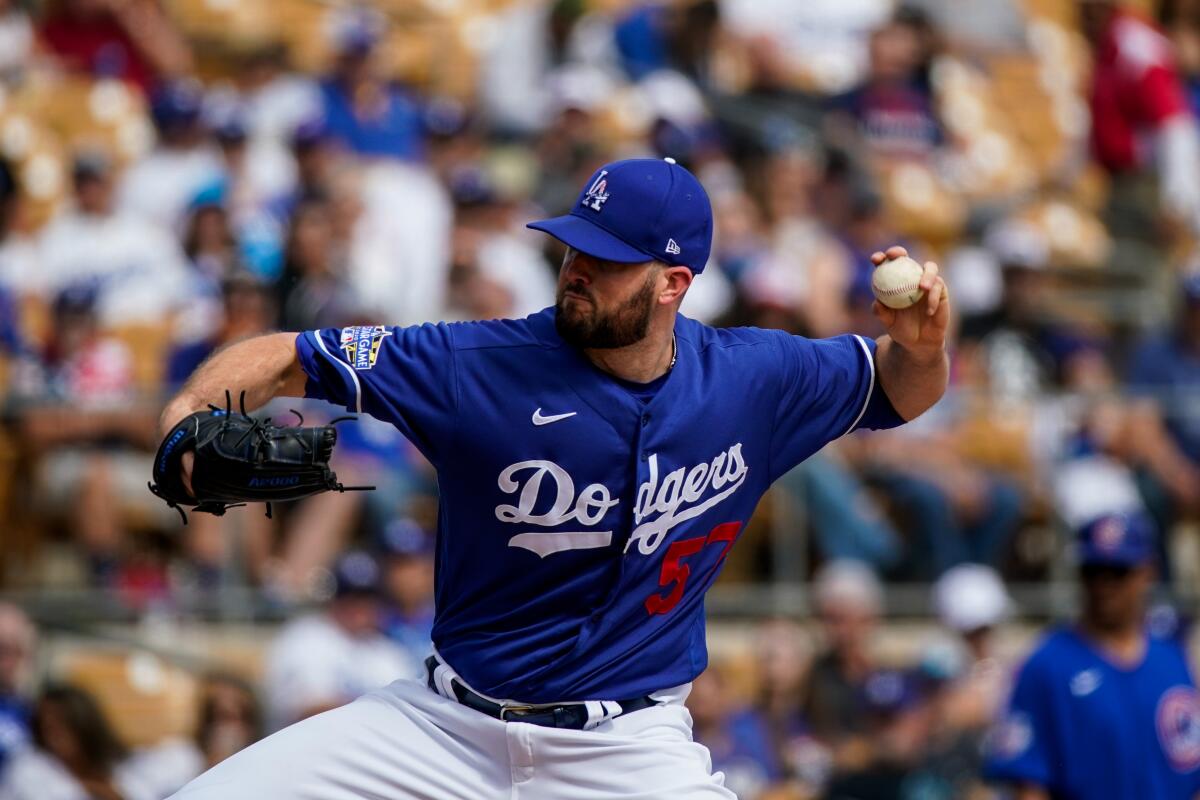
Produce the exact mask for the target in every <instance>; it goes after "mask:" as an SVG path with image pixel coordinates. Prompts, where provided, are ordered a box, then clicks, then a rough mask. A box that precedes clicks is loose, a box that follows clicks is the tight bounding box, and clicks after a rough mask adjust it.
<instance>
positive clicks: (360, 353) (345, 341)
mask: <svg viewBox="0 0 1200 800" xmlns="http://www.w3.org/2000/svg"><path fill="white" fill-rule="evenodd" d="M391 335H392V332H391V331H390V330H388V328H387V327H386V326H384V325H353V326H351V327H348V328H342V332H341V336H340V337H339V342H338V347H339V348H340V349H341V351H342V353H343V354H344V357H345V359H346V363H347V364H349V365H350V366H351V367H353V368H354V369H356V370H360V371H361V370H368V369H371V368H372V367H374V366H375V362H376V361H377V360H378V359H379V349H380V348H381V347H382V346H383V340H384V339H385V338H386V337H388V336H391Z"/></svg>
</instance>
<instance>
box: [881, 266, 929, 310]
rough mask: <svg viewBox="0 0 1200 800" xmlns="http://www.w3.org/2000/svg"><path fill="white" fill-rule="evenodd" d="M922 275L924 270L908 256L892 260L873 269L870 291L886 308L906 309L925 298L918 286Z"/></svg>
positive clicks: (922, 290) (923, 291)
mask: <svg viewBox="0 0 1200 800" xmlns="http://www.w3.org/2000/svg"><path fill="white" fill-rule="evenodd" d="M924 273H925V268H924V267H922V266H921V265H920V264H919V263H917V262H916V261H914V260H913V259H911V258H909V257H908V256H901V257H900V258H894V259H892V260H891V261H885V262H883V263H882V264H880V265H879V266H878V267H876V268H875V272H874V273H872V275H871V290H872V291H874V292H875V297H876V298H878V299H879V302H881V303H883V304H884V305H885V306H887V307H888V308H908V307H909V306H911V305H912V304H913V303H915V302H917V301H918V300H920V299H921V298H922V297H924V296H925V290H924V289H922V288H921V286H920V284H921V276H922V275H923V274H924Z"/></svg>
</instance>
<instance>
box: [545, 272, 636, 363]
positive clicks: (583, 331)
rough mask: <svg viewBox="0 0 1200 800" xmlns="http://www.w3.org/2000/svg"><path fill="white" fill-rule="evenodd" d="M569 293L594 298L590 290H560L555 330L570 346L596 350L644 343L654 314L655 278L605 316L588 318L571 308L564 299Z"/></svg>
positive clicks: (597, 315) (583, 313)
mask: <svg viewBox="0 0 1200 800" xmlns="http://www.w3.org/2000/svg"><path fill="white" fill-rule="evenodd" d="M567 290H570V291H572V292H575V293H578V294H581V295H584V296H585V297H588V298H589V299H590V298H591V297H592V294H591V293H590V292H588V291H587V289H585V288H584V287H582V286H579V285H577V284H574V285H569V286H565V287H563V288H562V289H560V290H559V292H558V300H557V302H556V303H555V304H554V327H555V328H556V329H557V330H558V335H559V336H561V337H562V338H563V340H564V341H565V342H567V344H570V345H573V346H575V347H579V348H581V349H596V350H607V349H613V348H617V347H628V346H629V345H631V344H637V343H638V342H640V341H641V340H642V339H645V338H646V334H647V333H648V332H649V331H650V315H651V313H652V312H653V311H654V276H653V275H651V276H649V277H648V278H647V279H646V283H645V284H644V285H643V286H642V288H641V289H639V290H638V291H637V292H636V293H635V294H634V295H633V297H631V298H629V299H628V300H626V301H625V302H624V303H622V304H621V305H620V306H618V307H617V308H616V309H615V310H613V311H611V312H609V313H607V314H603V315H601V314H599V312H596V313H594V314H588V313H586V311H585V310H580V309H579V308H578V306H568V305H567V304H566V303H564V297H563V295H564V292H566V291H567ZM593 302H594V301H593ZM592 308H593V309H595V308H596V306H595V305H593V306H592Z"/></svg>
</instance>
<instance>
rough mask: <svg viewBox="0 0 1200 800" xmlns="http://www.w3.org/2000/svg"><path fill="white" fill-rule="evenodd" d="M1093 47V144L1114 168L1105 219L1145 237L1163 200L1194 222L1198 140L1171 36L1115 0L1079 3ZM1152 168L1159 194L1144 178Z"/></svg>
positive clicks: (1199, 208) (1199, 196) (1198, 210)
mask: <svg viewBox="0 0 1200 800" xmlns="http://www.w3.org/2000/svg"><path fill="white" fill-rule="evenodd" d="M1080 12H1081V16H1082V20H1083V29H1084V33H1085V34H1087V36H1088V38H1089V39H1090V40H1091V42H1092V45H1093V48H1094V50H1095V65H1094V68H1093V73H1092V96H1091V105H1092V148H1093V151H1094V153H1095V157H1096V160H1097V161H1098V162H1099V163H1100V165H1101V166H1103V167H1104V168H1105V169H1106V170H1108V172H1109V173H1111V174H1112V176H1113V179H1114V185H1113V187H1112V192H1111V194H1110V198H1111V206H1110V219H1109V224H1110V225H1111V226H1112V227H1113V229H1114V232H1115V233H1116V234H1117V235H1124V236H1131V237H1136V238H1146V235H1147V233H1149V232H1152V231H1153V230H1154V228H1153V223H1154V219H1153V217H1152V216H1149V215H1148V214H1147V210H1152V209H1154V208H1155V207H1159V208H1162V209H1163V210H1165V211H1167V212H1169V213H1170V214H1172V215H1174V216H1176V217H1177V218H1179V219H1180V220H1182V221H1183V222H1184V223H1186V224H1187V225H1189V226H1191V227H1192V229H1193V230H1196V229H1198V228H1200V184H1198V183H1197V181H1196V180H1195V176H1196V175H1197V174H1198V173H1200V140H1198V139H1197V132H1196V124H1195V119H1194V117H1193V115H1192V114H1191V113H1190V108H1189V104H1188V99H1187V94H1186V91H1185V89H1184V87H1183V84H1182V82H1181V80H1180V76H1179V72H1178V68H1177V66H1176V63H1175V54H1174V52H1173V50H1172V47H1171V42H1170V40H1169V39H1168V38H1167V37H1166V36H1165V35H1163V33H1162V32H1161V31H1160V30H1159V29H1158V28H1157V27H1155V25H1154V24H1153V22H1152V21H1151V20H1149V19H1148V18H1146V17H1144V16H1143V15H1142V14H1141V13H1139V12H1138V11H1136V10H1134V9H1131V8H1127V7H1124V6H1122V4H1120V3H1119V2H1117V0H1084V1H1083V2H1081V3H1080ZM1149 170H1153V171H1154V173H1155V174H1156V175H1157V178H1158V181H1157V193H1158V196H1159V202H1158V203H1154V202H1153V200H1154V198H1153V196H1152V195H1151V194H1150V192H1151V191H1152V189H1150V187H1148V186H1147V184H1146V182H1145V180H1144V178H1145V176H1146V175H1147V174H1148V172H1147V171H1149Z"/></svg>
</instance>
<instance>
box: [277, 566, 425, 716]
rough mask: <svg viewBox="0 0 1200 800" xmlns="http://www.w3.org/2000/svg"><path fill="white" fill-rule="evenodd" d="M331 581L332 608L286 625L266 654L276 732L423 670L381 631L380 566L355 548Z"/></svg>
mask: <svg viewBox="0 0 1200 800" xmlns="http://www.w3.org/2000/svg"><path fill="white" fill-rule="evenodd" d="M331 577H332V584H333V586H332V597H331V598H330V600H329V602H328V604H327V605H326V607H325V608H324V609H323V610H321V611H318V612H317V613H314V614H309V615H306V616H302V617H299V618H297V619H294V620H292V621H291V622H289V623H288V624H287V625H285V626H284V627H283V629H282V630H281V631H280V632H279V636H278V637H277V638H276V640H275V641H274V642H273V643H272V644H271V648H270V650H269V652H268V654H267V668H266V678H265V680H264V682H263V683H264V685H265V686H266V687H267V697H266V702H267V715H268V719H269V721H270V722H271V724H272V727H273V728H280V727H283V726H285V725H290V724H291V723H293V722H296V721H298V720H301V719H305V718H306V717H310V716H312V715H313V714H318V713H320V712H322V711H328V710H329V709H331V708H336V707H337V706H340V705H342V704H344V703H348V702H350V701H351V700H353V699H354V698H356V697H358V696H359V695H360V694H363V693H365V692H368V691H370V690H372V689H378V688H380V687H382V686H385V685H387V684H388V683H391V682H392V681H393V680H395V679H396V678H397V677H398V676H401V675H416V674H417V673H418V672H419V666H418V665H417V664H414V663H412V662H411V661H410V658H409V656H408V655H407V654H406V653H405V651H404V650H402V649H401V648H400V647H399V646H398V645H396V644H395V643H394V642H392V641H390V640H389V639H388V638H387V637H385V636H384V635H383V633H382V632H381V631H380V623H381V615H382V613H383V598H382V595H381V580H382V576H381V574H380V568H379V564H378V562H377V561H376V560H375V559H374V558H373V557H372V556H370V555H369V554H367V553H365V552H363V551H357V550H356V551H351V552H348V553H346V554H345V555H343V556H342V557H341V558H339V559H338V561H337V563H336V564H335V565H334V567H333V570H332V576H331Z"/></svg>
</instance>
